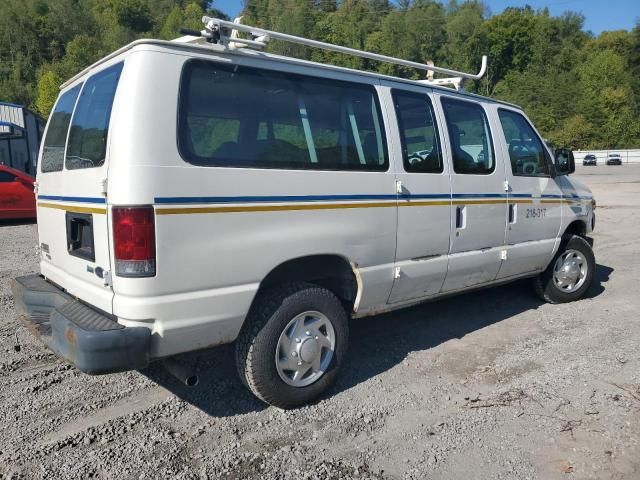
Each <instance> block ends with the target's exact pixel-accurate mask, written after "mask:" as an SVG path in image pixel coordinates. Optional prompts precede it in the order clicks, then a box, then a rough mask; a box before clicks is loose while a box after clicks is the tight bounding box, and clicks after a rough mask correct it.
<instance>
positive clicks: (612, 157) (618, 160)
mask: <svg viewBox="0 0 640 480" xmlns="http://www.w3.org/2000/svg"><path fill="white" fill-rule="evenodd" d="M607 165H622V156H621V155H620V154H619V153H610V154H609V156H608V157H607Z"/></svg>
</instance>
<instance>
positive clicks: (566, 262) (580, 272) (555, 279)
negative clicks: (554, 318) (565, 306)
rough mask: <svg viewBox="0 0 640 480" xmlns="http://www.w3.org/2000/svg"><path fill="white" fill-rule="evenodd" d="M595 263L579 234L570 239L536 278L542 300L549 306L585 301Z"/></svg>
mask: <svg viewBox="0 0 640 480" xmlns="http://www.w3.org/2000/svg"><path fill="white" fill-rule="evenodd" d="M595 268H596V260H595V257H594V255H593V250H592V249H591V245H589V243H588V242H587V241H586V240H585V239H584V238H583V237H580V236H578V235H573V236H571V237H570V238H569V239H568V240H567V241H565V242H563V243H562V245H560V249H559V251H558V253H557V254H556V256H555V257H554V259H553V260H552V261H551V263H550V264H549V266H548V267H547V269H546V270H545V271H544V272H543V273H541V274H540V275H538V276H537V277H535V278H534V280H533V285H534V288H535V290H536V293H537V294H538V296H540V298H541V299H542V300H544V301H546V302H549V303H566V302H573V301H574V300H578V299H580V298H582V296H583V295H584V294H585V293H586V291H587V290H588V289H589V287H590V286H591V282H592V281H593V274H594V271H595Z"/></svg>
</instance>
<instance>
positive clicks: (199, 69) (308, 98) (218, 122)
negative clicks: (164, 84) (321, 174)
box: [178, 60, 388, 171]
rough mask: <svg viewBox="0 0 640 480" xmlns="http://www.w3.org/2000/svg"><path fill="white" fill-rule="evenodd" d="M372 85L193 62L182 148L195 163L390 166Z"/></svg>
mask: <svg viewBox="0 0 640 480" xmlns="http://www.w3.org/2000/svg"><path fill="white" fill-rule="evenodd" d="M383 130H384V126H383V123H382V114H381V111H380V105H379V103H378V98H377V94H376V91H375V89H374V88H373V87H372V86H370V85H364V84H357V83H351V82H343V81H334V80H327V79H321V78H315V77H309V76H302V75H294V74H290V73H284V72H277V71H270V70H264V69H257V68H250V67H243V66H237V65H222V64H218V63H214V62H205V61H199V60H192V61H190V62H188V63H187V64H186V66H185V70H184V72H183V76H182V85H181V88H180V107H179V125H178V146H179V150H180V153H181V155H182V157H183V158H184V159H185V160H186V161H188V162H190V163H193V164H195V165H202V166H217V167H251V168H286V169H310V170H372V171H380V170H386V169H387V168H388V160H387V151H386V141H385V138H384V133H383Z"/></svg>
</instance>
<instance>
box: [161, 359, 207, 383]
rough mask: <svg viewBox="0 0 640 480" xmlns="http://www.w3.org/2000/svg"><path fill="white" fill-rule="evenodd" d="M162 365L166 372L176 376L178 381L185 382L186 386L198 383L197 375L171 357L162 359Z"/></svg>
mask: <svg viewBox="0 0 640 480" xmlns="http://www.w3.org/2000/svg"><path fill="white" fill-rule="evenodd" d="M162 366H163V367H164V368H165V369H166V370H167V372H169V373H170V374H171V375H173V376H174V377H175V378H177V379H178V380H179V381H180V383H183V384H185V385H186V386H187V387H195V386H196V385H198V383H200V378H199V377H198V375H196V374H195V373H193V372H192V371H191V370H189V369H188V368H187V367H185V366H184V365H183V364H182V363H180V362H178V361H177V360H174V359H173V358H167V359H166V360H163V362H162Z"/></svg>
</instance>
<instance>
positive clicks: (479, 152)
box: [442, 97, 495, 175]
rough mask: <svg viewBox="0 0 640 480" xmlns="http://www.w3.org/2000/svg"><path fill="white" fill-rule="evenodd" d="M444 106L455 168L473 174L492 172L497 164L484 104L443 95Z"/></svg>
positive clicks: (455, 170) (462, 172) (454, 169)
mask: <svg viewBox="0 0 640 480" xmlns="http://www.w3.org/2000/svg"><path fill="white" fill-rule="evenodd" d="M442 107H443V109H444V116H445V118H446V119H447V130H448V131H449V142H450V144H451V154H452V157H453V171H454V172H455V173H461V174H471V175H474V174H475V175H488V174H490V173H492V172H493V170H494V168H495V162H494V153H493V142H492V141H491V131H490V130H489V122H488V121H487V115H486V114H485V113H484V108H482V105H480V104H478V103H474V102H467V101H463V100H456V99H453V98H446V97H443V98H442Z"/></svg>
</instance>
